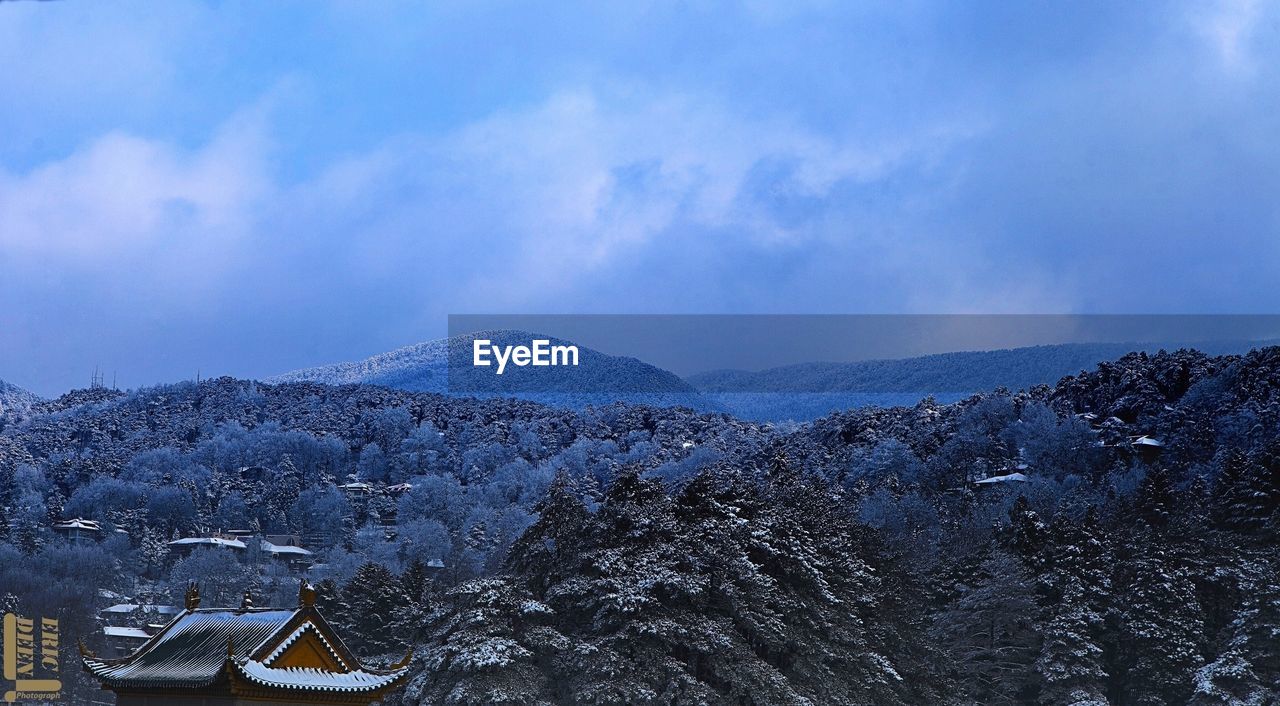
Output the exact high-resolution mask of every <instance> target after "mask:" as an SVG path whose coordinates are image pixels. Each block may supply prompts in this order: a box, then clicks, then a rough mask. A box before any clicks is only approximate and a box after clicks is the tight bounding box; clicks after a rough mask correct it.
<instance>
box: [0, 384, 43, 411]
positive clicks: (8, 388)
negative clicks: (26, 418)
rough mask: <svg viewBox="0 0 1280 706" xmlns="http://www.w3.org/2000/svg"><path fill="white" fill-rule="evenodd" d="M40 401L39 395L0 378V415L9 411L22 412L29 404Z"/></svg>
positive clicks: (29, 407)
mask: <svg viewBox="0 0 1280 706" xmlns="http://www.w3.org/2000/svg"><path fill="white" fill-rule="evenodd" d="M37 402H40V397H39V395H36V394H35V393H34V392H29V391H27V390H24V389H22V388H21V387H18V386H17V385H13V384H10V383H7V382H5V381H4V380H0V416H3V415H6V414H9V413H14V412H16V413H19V414H21V413H24V412H26V411H27V410H30V409H31V406H32V405H34V404H36V403H37Z"/></svg>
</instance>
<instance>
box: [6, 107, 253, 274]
mask: <svg viewBox="0 0 1280 706" xmlns="http://www.w3.org/2000/svg"><path fill="white" fill-rule="evenodd" d="M265 130H266V125H265V122H264V117H263V116H262V115H261V111H260V110H256V109H254V110H249V111H246V112H243V113H241V114H238V115H236V116H233V117H232V118H230V119H229V120H228V121H227V122H226V123H225V124H224V125H223V126H222V127H221V128H219V130H218V131H217V133H216V134H215V135H213V136H212V137H211V139H210V140H209V141H208V142H207V143H206V144H204V145H203V146H201V147H199V148H197V149H194V150H187V149H183V148H181V147H179V146H176V145H174V144H171V143H169V142H166V141H163V140H157V139H149V138H144V137H139V136H136V135H130V134H126V133H121V132H113V133H109V134H106V135H103V136H102V137H99V138H97V139H95V140H93V141H92V142H91V143H89V144H87V145H85V146H84V147H83V148H81V149H79V150H77V151H75V152H74V153H72V154H70V155H68V156H66V157H64V158H62V159H57V160H53V161H50V162H47V163H45V164H41V165H39V166H37V167H35V168H33V169H30V170H29V171H26V172H22V173H10V172H4V171H0V252H3V253H4V254H5V255H6V256H7V258H13V259H21V260H25V261H29V262H44V263H55V264H54V266H55V267H59V268H62V267H70V268H73V269H76V268H83V267H85V266H88V265H101V264H102V263H104V262H106V261H108V260H111V259H122V260H126V261H131V260H133V259H134V258H139V259H140V261H143V262H152V263H154V262H155V260H154V259H152V258H154V257H155V256H157V255H161V256H163V255H165V254H166V253H170V254H173V253H181V255H180V256H181V257H184V258H188V257H189V258H197V257H200V256H202V255H208V254H211V253H212V254H216V253H220V252H225V251H226V250H227V249H228V248H227V244H228V243H229V242H231V241H235V240H239V239H241V238H243V237H245V236H246V235H247V234H248V233H249V231H250V230H251V228H252V227H253V225H254V217H255V214H254V211H255V209H256V208H257V207H259V206H260V205H261V204H262V203H263V202H264V201H265V200H266V199H267V198H268V197H269V194H270V192H271V190H272V184H271V180H270V175H269V173H268V172H269V169H268V164H267V142H268V137H267V134H266V132H265ZM166 259H167V258H166ZM213 266H216V260H214V261H210V260H208V259H204V260H202V263H201V266H200V267H201V269H207V268H210V267H213Z"/></svg>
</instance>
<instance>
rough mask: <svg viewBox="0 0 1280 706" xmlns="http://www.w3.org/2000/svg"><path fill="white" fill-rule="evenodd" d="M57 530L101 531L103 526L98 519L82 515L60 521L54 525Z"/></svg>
mask: <svg viewBox="0 0 1280 706" xmlns="http://www.w3.org/2000/svg"><path fill="white" fill-rule="evenodd" d="M53 528H54V529H56V530H73V529H74V530H84V531H86V532H101V531H102V527H101V526H99V525H98V522H97V520H86V519H83V518H80V517H77V518H75V519H74V520H66V521H65V522H59V523H57V524H55V525H54V526H53Z"/></svg>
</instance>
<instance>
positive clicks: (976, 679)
mask: <svg viewBox="0 0 1280 706" xmlns="http://www.w3.org/2000/svg"><path fill="white" fill-rule="evenodd" d="M1035 615H1036V601H1035V593H1034V587H1033V586H1032V582H1031V578H1030V577H1029V576H1028V575H1027V573H1026V570H1025V569H1024V568H1023V566H1022V563H1021V562H1020V561H1019V560H1018V559H1017V558H1016V557H1014V556H1011V555H1010V554H1008V553H1006V552H1004V551H1002V550H999V549H995V550H992V553H991V555H990V556H989V557H988V558H987V559H986V560H985V561H983V562H982V565H981V566H980V567H979V569H978V571H977V573H976V574H975V575H974V576H972V577H971V578H970V580H969V582H968V584H967V586H965V587H963V590H962V591H961V593H960V595H959V597H958V598H956V599H955V600H954V601H952V602H951V604H950V605H948V606H947V608H946V609H945V610H943V611H942V612H941V613H940V614H939V615H938V616H937V618H936V621H935V624H934V635H935V636H936V638H937V639H938V640H939V641H941V642H942V643H943V644H944V645H946V646H947V649H948V653H949V657H950V659H951V664H952V665H953V669H954V670H955V671H956V673H957V676H958V679H959V681H960V683H961V685H962V686H963V688H964V689H965V691H966V692H967V694H968V695H969V697H970V698H972V699H973V700H974V701H975V702H977V703H983V704H1018V703H1023V702H1024V701H1025V700H1026V698H1027V696H1028V695H1029V694H1030V693H1033V692H1034V688H1035V685H1034V669H1033V668H1032V667H1033V665H1034V664H1035V661H1036V657H1037V655H1038V654H1039V653H1040V641H1039V638H1038V636H1037V631H1036V625H1035Z"/></svg>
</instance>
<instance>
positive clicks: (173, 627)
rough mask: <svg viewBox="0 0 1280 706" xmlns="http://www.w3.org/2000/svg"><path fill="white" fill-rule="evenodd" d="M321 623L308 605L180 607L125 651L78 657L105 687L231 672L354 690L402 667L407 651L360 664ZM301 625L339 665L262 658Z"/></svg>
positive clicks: (178, 682) (205, 678)
mask: <svg viewBox="0 0 1280 706" xmlns="http://www.w3.org/2000/svg"><path fill="white" fill-rule="evenodd" d="M305 605H310V604H305ZM323 626H327V623H326V622H325V621H324V618H323V617H321V616H320V615H319V614H318V613H316V612H315V609H314V608H313V607H302V608H298V609H291V610H281V609H270V608H266V609H263V608H258V609H255V608H247V609H241V610H226V609H196V610H188V611H184V612H182V613H181V614H179V615H178V616H177V617H176V618H175V619H174V620H173V622H171V623H169V625H168V626H166V627H165V628H164V630H162V631H161V632H160V633H158V634H157V635H156V636H154V637H152V638H151V639H150V640H148V641H147V642H146V643H145V644H143V645H142V646H141V647H140V648H138V650H137V651H136V652H134V653H133V654H132V655H130V656H128V657H124V658H121V659H99V658H97V657H93V656H91V655H86V656H85V658H84V664H85V668H86V669H88V671H89V672H90V673H92V674H93V675H94V676H96V677H97V678H98V679H99V680H100V681H102V683H103V685H105V686H107V687H112V688H116V687H119V688H191V689H199V688H203V687H208V686H210V685H213V684H214V683H215V682H217V681H218V680H219V679H223V678H226V677H232V678H233V681H234V679H242V680H245V681H247V682H248V683H251V684H253V685H255V686H257V687H263V688H267V689H287V690H314V691H328V692H334V691H338V692H353V693H360V692H372V691H377V690H379V689H384V688H387V687H390V686H393V685H395V684H396V683H398V682H399V681H400V680H401V679H403V678H404V677H405V676H406V675H407V674H408V670H409V668H408V666H407V659H406V661H405V662H404V663H401V664H400V665H397V666H396V667H395V668H393V669H389V670H386V671H381V670H372V669H366V668H364V667H362V666H361V665H360V664H359V662H358V660H356V659H355V657H354V656H352V655H350V654H349V653H348V652H347V650H346V648H345V647H342V645H341V642H340V641H337V640H338V638H337V637H336V636H333V640H335V642H330V639H329V638H328V637H326V636H325V634H324V633H325V632H326V631H328V630H329V629H330V628H328V627H323ZM308 631H312V632H314V633H315V635H316V637H317V638H318V639H319V640H320V643H321V644H322V645H323V646H324V647H325V648H326V649H327V651H328V652H329V653H330V655H331V656H333V657H334V659H335V661H337V662H338V663H339V664H341V665H342V666H341V667H340V670H339V671H327V670H323V669H317V668H313V667H277V666H270V665H272V664H274V663H275V660H277V659H278V658H279V657H280V656H281V655H282V654H284V653H285V652H286V651H287V650H288V648H289V646H290V645H292V644H293V643H294V642H296V641H297V640H298V639H300V638H301V637H302V636H303V634H304V633H306V632H308Z"/></svg>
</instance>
